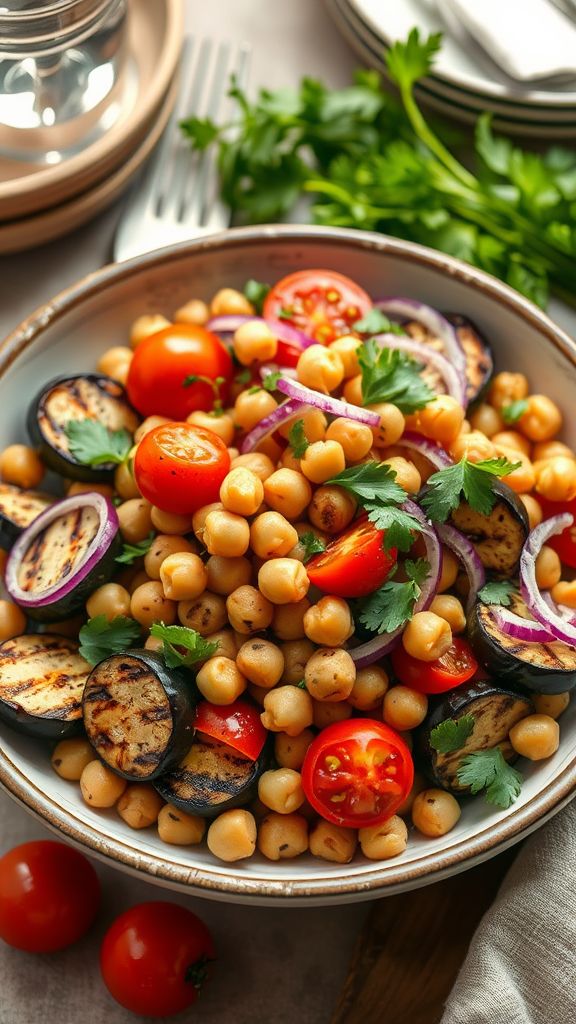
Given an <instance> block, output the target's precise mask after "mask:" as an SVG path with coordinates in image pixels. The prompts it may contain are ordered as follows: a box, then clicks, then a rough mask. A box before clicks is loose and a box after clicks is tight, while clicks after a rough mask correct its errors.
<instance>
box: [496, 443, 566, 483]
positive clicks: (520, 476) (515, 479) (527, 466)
mask: <svg viewBox="0 0 576 1024" xmlns="http://www.w3.org/2000/svg"><path fill="white" fill-rule="evenodd" d="M495 447H496V454H497V455H504V456H505V458H507V459H508V461H509V462H513V463H518V462H519V463H520V465H519V466H518V468H517V469H514V470H512V472H511V473H508V475H507V476H506V477H504V482H505V483H507V484H508V487H511V488H512V490H513V491H515V492H516V493H517V494H522V493H523V492H524V491H531V490H532V488H533V487H534V484H535V482H536V473H535V469H534V466H533V464H532V462H531V461H530V459H529V458H528V456H527V455H524V452H521V451H519V450H517V449H516V450H514V449H513V448H504V447H503V446H502V445H496V446H495ZM574 465H575V466H576V463H575V464H574Z"/></svg>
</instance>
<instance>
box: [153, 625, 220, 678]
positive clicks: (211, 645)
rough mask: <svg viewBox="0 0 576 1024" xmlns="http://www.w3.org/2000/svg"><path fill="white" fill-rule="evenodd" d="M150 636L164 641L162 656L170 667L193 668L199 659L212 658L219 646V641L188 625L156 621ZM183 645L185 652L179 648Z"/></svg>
mask: <svg viewBox="0 0 576 1024" xmlns="http://www.w3.org/2000/svg"><path fill="white" fill-rule="evenodd" d="M150 636H155V637H156V638H157V639H158V640H162V641H163V645H164V646H163V648H162V657H163V658H164V661H165V662H166V665H167V667H168V668H179V667H184V668H192V667H193V666H194V665H196V663H197V662H199V661H204V660H205V659H206V658H211V657H212V656H213V655H214V654H216V651H217V650H218V647H219V646H220V645H219V643H218V641H213V640H205V639H204V637H203V636H200V633H197V632H196V630H195V629H188V627H187V626H165V625H164V623H163V622H155V623H154V624H153V625H152V626H151V627H150ZM179 647H183V648H184V650H185V652H186V653H185V654H182V652H181V651H179V650H178V649H177V648H179Z"/></svg>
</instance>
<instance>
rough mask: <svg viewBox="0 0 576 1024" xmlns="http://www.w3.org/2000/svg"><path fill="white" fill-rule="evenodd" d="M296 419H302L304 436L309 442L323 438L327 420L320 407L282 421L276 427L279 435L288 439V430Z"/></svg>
mask: <svg viewBox="0 0 576 1024" xmlns="http://www.w3.org/2000/svg"><path fill="white" fill-rule="evenodd" d="M297 420H302V428H303V430H304V437H305V438H306V440H307V441H308V442H309V443H310V444H312V443H313V442H314V441H323V440H324V438H325V436H326V428H327V426H328V420H327V419H326V417H325V415H324V413H323V412H322V410H321V409H309V410H308V412H303V413H302V414H301V415H300V416H294V417H293V418H292V419H291V420H287V421H286V423H282V424H281V425H280V426H279V427H278V433H279V434H280V437H284V438H286V440H289V438H290V431H291V430H292V427H293V426H294V424H295V423H296V422H297Z"/></svg>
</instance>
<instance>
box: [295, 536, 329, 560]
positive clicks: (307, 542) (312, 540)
mask: <svg viewBox="0 0 576 1024" xmlns="http://www.w3.org/2000/svg"><path fill="white" fill-rule="evenodd" d="M299 543H300V544H301V546H302V547H303V548H304V565H306V563H307V562H309V561H310V559H311V558H312V557H313V555H321V554H323V552H324V551H326V545H325V543H324V541H323V540H320V538H319V537H317V536H316V534H315V533H312V530H309V531H308V533H303V534H302V536H301V537H300V542H299Z"/></svg>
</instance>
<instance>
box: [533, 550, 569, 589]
mask: <svg viewBox="0 0 576 1024" xmlns="http://www.w3.org/2000/svg"><path fill="white" fill-rule="evenodd" d="M535 569H536V583H537V584H538V586H539V587H540V589H541V590H549V589H550V587H553V586H555V585H556V583H558V582H559V581H560V577H561V575H562V563H561V562H560V559H559V557H558V555H557V554H556V552H555V551H554V548H551V547H549V546H548V544H543V545H542V547H541V548H540V551H539V552H538V555H537V557H536V566H535Z"/></svg>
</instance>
